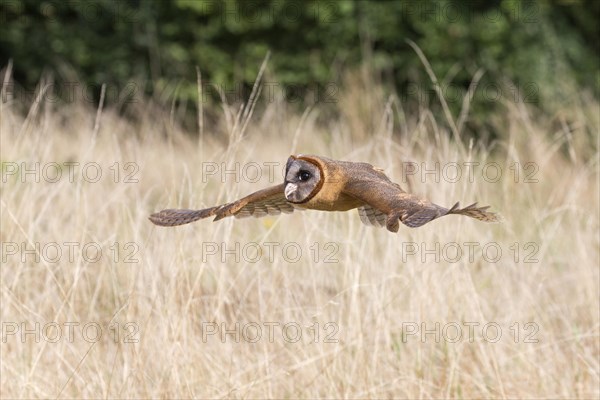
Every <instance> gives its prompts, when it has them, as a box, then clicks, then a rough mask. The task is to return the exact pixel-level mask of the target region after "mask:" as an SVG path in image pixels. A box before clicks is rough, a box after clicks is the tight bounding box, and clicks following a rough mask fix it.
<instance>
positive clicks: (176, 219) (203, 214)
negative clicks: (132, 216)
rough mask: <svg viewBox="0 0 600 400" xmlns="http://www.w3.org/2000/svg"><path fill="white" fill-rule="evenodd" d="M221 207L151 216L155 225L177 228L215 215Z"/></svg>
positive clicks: (166, 212)
mask: <svg viewBox="0 0 600 400" xmlns="http://www.w3.org/2000/svg"><path fill="white" fill-rule="evenodd" d="M218 208H219V207H211V208H205V209H203V210H185V209H178V210H175V209H168V210H162V211H160V212H157V213H154V214H152V215H150V217H149V219H150V221H152V223H153V224H155V225H159V226H177V225H184V224H189V223H190V222H194V221H198V220H199V219H202V218H207V217H211V216H213V215H215V213H216V211H217V209H218Z"/></svg>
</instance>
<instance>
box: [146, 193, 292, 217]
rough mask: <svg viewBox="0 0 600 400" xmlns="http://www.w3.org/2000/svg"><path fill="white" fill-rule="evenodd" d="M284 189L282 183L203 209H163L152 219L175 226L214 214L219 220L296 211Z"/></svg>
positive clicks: (153, 215)
mask: <svg viewBox="0 0 600 400" xmlns="http://www.w3.org/2000/svg"><path fill="white" fill-rule="evenodd" d="M283 190H284V186H283V184H280V185H277V186H272V187H269V188H266V189H263V190H259V191H258V192H254V193H252V194H250V195H248V196H246V197H243V198H241V199H239V200H237V201H234V202H232V203H227V204H223V205H221V206H216V207H210V208H205V209H203V210H174V209H168V210H162V211H160V212H158V213H155V214H152V215H151V216H150V221H152V222H153V223H154V224H156V225H160V226H175V225H183V224H189V223H190V222H194V221H197V220H199V219H202V218H208V217H212V216H215V219H214V221H218V220H220V219H222V218H225V217H229V216H235V217H236V218H244V217H250V216H254V217H262V216H265V215H277V214H280V213H282V212H283V213H286V214H289V213H291V212H293V211H294V206H292V204H290V203H288V202H287V200H286V199H285V195H284V191H283Z"/></svg>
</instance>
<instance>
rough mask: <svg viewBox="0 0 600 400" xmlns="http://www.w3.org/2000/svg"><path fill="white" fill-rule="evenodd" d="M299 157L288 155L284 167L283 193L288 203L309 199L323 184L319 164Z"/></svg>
mask: <svg viewBox="0 0 600 400" xmlns="http://www.w3.org/2000/svg"><path fill="white" fill-rule="evenodd" d="M301 157H302V156H298V157H295V156H290V158H288V161H287V165H286V168H285V181H284V194H285V198H286V199H287V201H289V202H290V203H297V204H298V203H305V202H307V201H309V200H310V199H312V198H313V197H314V196H315V195H316V194H317V193H318V191H319V190H320V189H321V186H322V185H323V183H322V176H321V169H320V168H319V166H318V165H316V164H314V163H313V162H311V161H310V160H309V159H304V158H301Z"/></svg>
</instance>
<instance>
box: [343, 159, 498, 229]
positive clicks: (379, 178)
mask: <svg viewBox="0 0 600 400" xmlns="http://www.w3.org/2000/svg"><path fill="white" fill-rule="evenodd" d="M367 166H368V167H369V168H367V167H365V168H364V169H363V171H361V173H360V174H356V175H354V176H355V177H356V176H359V177H360V178H356V179H354V178H353V179H350V180H349V181H348V182H347V183H346V185H345V187H344V193H345V194H347V195H350V196H352V197H354V198H356V199H359V200H361V201H362V202H363V203H364V205H363V206H361V207H359V208H358V214H359V216H360V219H361V221H362V222H363V223H365V224H367V225H375V226H381V227H383V226H385V227H386V228H387V229H388V230H389V231H391V232H398V229H399V228H400V222H402V223H403V224H404V225H406V226H409V227H411V228H416V227H419V226H422V225H424V224H426V223H428V222H430V221H433V220H434V219H436V218H439V217H442V216H444V215H449V214H457V215H466V216H468V217H471V218H475V219H478V220H480V221H486V222H498V220H499V216H498V215H497V214H495V213H492V212H489V211H486V210H487V209H488V208H489V206H487V207H477V203H474V204H471V205H470V206H468V207H465V208H460V205H459V203H456V204H455V205H454V206H452V207H451V208H445V207H442V206H438V205H437V204H434V203H432V202H430V201H429V200H426V199H423V198H420V197H418V196H415V195H413V194H410V193H406V192H405V191H404V190H402V188H401V187H400V185H398V184H397V183H394V182H392V181H391V180H390V179H389V178H388V177H387V176H386V175H385V174H383V172H381V171H380V170H377V169H374V168H373V167H371V166H370V165H368V164H367Z"/></svg>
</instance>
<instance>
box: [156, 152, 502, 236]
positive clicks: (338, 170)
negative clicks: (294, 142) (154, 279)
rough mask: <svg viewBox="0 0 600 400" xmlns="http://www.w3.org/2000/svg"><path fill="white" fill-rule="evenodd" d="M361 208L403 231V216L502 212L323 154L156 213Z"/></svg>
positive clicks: (412, 222)
mask: <svg viewBox="0 0 600 400" xmlns="http://www.w3.org/2000/svg"><path fill="white" fill-rule="evenodd" d="M353 208H357V209H358V214H359V216H360V219H361V221H362V222H363V223H365V224H368V225H375V226H379V227H384V226H385V227H386V228H387V229H388V230H389V231H391V232H397V231H398V229H399V227H400V222H402V223H403V224H404V225H406V226H408V227H411V228H416V227H419V226H422V225H424V224H426V223H427V222H429V221H432V220H434V219H436V218H439V217H442V216H444V215H449V214H457V215H465V216H468V217H471V218H475V219H478V220H480V221H486V222H497V221H498V219H499V218H498V215H497V214H495V213H492V212H489V211H487V209H488V208H489V206H487V207H477V203H474V204H471V205H470V206H468V207H465V208H459V203H456V204H455V205H454V206H453V207H451V208H449V209H448V208H445V207H441V206H438V205H437V204H433V203H431V202H430V201H429V200H426V199H423V198H421V197H418V196H415V195H413V194H410V193H406V192H405V191H404V190H402V188H401V187H400V185H398V184H397V183H394V182H392V181H391V180H390V179H389V178H388V177H387V176H386V175H385V174H384V173H383V171H382V170H380V169H378V168H374V167H373V166H372V165H371V164H367V163H362V162H358V163H357V162H349V161H337V160H332V159H329V158H326V157H319V156H304V155H298V156H290V158H289V159H288V161H287V164H286V176H285V180H284V182H283V183H282V184H279V185H276V186H272V187H269V188H266V189H263V190H259V191H258V192H254V193H252V194H250V195H248V196H246V197H244V198H241V199H239V200H237V201H234V202H232V203H227V204H224V205H221V206H216V207H210V208H206V209H202V210H174V209H167V210H163V211H160V212H158V213H155V214H152V215H151V216H150V221H152V222H153V223H154V224H156V225H161V226H175V225H183V224H187V223H190V222H193V221H197V220H199V219H202V218H208V217H212V216H214V217H215V218H214V220H215V221H217V220H219V219H222V218H225V217H229V216H235V217H236V218H243V217H250V216H254V217H262V216H265V215H278V214H280V213H291V212H293V211H294V209H314V210H323V211H347V210H351V209H353Z"/></svg>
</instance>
